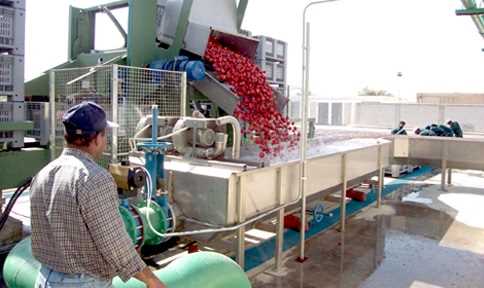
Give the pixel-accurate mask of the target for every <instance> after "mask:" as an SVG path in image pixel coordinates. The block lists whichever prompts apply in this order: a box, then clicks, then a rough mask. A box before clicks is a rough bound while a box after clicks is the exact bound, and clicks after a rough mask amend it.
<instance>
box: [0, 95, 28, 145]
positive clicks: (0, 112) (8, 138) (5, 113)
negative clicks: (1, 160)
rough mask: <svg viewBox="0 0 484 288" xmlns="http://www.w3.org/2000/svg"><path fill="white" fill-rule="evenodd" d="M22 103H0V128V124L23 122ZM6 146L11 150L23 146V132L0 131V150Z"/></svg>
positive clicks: (23, 111)
mask: <svg viewBox="0 0 484 288" xmlns="http://www.w3.org/2000/svg"><path fill="white" fill-rule="evenodd" d="M24 108H25V106H24V103H13V102H0V127H1V126H2V124H7V123H13V122H23V121H24V120H25V110H24ZM4 144H8V146H10V147H12V148H21V147H23V145H24V132H23V131H4V130H3V129H0V148H2V146H4Z"/></svg>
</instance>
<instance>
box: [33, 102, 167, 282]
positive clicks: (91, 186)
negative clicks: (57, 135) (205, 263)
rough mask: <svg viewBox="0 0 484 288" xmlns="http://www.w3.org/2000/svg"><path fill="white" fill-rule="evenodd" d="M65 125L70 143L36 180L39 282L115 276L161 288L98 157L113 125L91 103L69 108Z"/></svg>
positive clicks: (35, 246)
mask: <svg viewBox="0 0 484 288" xmlns="http://www.w3.org/2000/svg"><path fill="white" fill-rule="evenodd" d="M63 124H64V127H65V135H64V138H65V140H66V142H67V147H66V148H65V149H64V150H63V152H62V154H61V155H60V157H59V158H57V159H56V160H54V161H52V162H51V163H49V164H48V165H47V166H46V167H44V168H43V169H42V170H41V171H40V172H39V173H38V174H37V175H36V177H35V178H34V180H33V182H32V185H31V216H32V252H33V255H34V257H35V258H36V259H37V260H39V261H40V262H41V264H42V267H41V270H40V274H39V277H38V279H37V283H36V287H38V288H43V287H78V288H87V287H90V288H92V287H112V286H111V279H112V278H114V277H116V276H118V277H120V278H121V279H122V280H123V281H127V280H128V279H130V278H132V277H134V278H136V279H138V280H140V281H142V282H144V283H145V284H146V286H147V287H148V288H164V287H165V286H164V285H163V283H161V282H160V280H159V279H158V278H156V276H155V275H154V274H153V272H151V270H150V269H149V268H148V267H147V266H146V265H145V263H144V262H143V260H142V259H141V257H140V256H139V255H138V253H137V252H136V250H135V248H134V244H133V243H132V241H131V239H130V237H129V236H128V234H127V232H126V230H125V227H124V224H123V221H122V219H121V216H120V214H119V210H118V196H117V190H116V186H115V182H114V180H113V178H112V176H111V175H110V174H109V173H108V172H107V171H106V170H105V169H104V168H102V167H101V166H99V165H98V164H97V163H96V162H95V160H99V159H100V158H101V156H102V154H103V152H104V150H105V149H106V128H108V127H112V126H114V125H115V124H113V123H111V122H108V121H107V120H106V113H105V112H104V110H103V109H102V108H101V107H100V106H98V105H97V104H95V103H93V102H83V103H81V104H79V105H76V106H74V107H72V108H70V109H69V110H68V111H67V112H66V113H65V114H64V116H63Z"/></svg>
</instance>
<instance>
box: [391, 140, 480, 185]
mask: <svg viewBox="0 0 484 288" xmlns="http://www.w3.org/2000/svg"><path fill="white" fill-rule="evenodd" d="M393 141H394V144H393V146H394V147H393V157H394V158H393V161H392V162H394V163H396V164H412V165H428V166H431V167H435V168H440V169H441V171H442V174H441V176H442V178H441V181H440V185H441V190H442V191H447V185H448V184H451V183H452V169H472V170H481V171H484V155H483V154H482V151H484V140H482V139H471V138H448V137H426V136H396V137H394V140H393Z"/></svg>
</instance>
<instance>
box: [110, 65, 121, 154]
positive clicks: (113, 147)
mask: <svg viewBox="0 0 484 288" xmlns="http://www.w3.org/2000/svg"><path fill="white" fill-rule="evenodd" d="M112 74H113V75H112V76H113V79H112V96H111V104H112V105H113V111H112V113H113V115H112V121H113V122H114V123H118V94H119V89H118V88H119V87H118V84H119V79H118V65H113V70H112ZM111 159H112V163H118V162H119V161H118V128H117V127H114V128H113V129H112V139H111Z"/></svg>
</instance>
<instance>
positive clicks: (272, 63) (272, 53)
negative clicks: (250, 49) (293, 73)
mask: <svg viewBox="0 0 484 288" xmlns="http://www.w3.org/2000/svg"><path fill="white" fill-rule="evenodd" d="M255 38H256V39H258V40H259V46H258V48H257V56H256V62H257V65H258V66H259V67H260V68H261V69H262V70H264V72H265V74H266V77H267V81H268V82H269V85H271V86H272V87H273V88H274V90H276V92H277V95H278V97H277V99H276V102H277V105H278V108H279V110H280V111H282V110H283V109H281V108H283V107H285V106H286V105H287V103H288V97H287V93H286V92H287V88H286V87H287V86H286V85H287V42H284V41H281V40H277V39H274V38H271V37H267V36H255Z"/></svg>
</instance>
